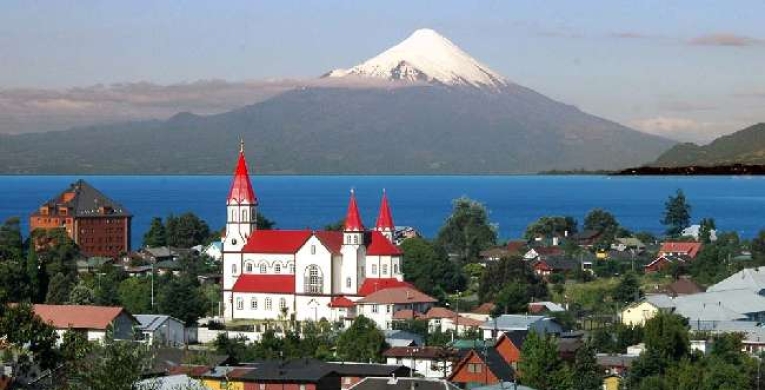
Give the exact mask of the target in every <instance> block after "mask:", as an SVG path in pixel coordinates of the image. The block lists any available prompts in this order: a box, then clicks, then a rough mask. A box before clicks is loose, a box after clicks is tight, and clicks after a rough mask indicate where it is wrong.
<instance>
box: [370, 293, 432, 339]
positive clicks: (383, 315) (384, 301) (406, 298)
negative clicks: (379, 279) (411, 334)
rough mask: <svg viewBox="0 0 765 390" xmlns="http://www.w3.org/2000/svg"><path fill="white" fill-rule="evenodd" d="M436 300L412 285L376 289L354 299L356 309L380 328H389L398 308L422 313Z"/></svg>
mask: <svg viewBox="0 0 765 390" xmlns="http://www.w3.org/2000/svg"><path fill="white" fill-rule="evenodd" d="M436 302H438V300H437V299H435V298H433V297H431V296H429V295H427V294H425V293H422V292H420V291H418V290H417V289H415V288H413V287H409V286H405V287H394V288H386V289H383V290H378V291H376V292H374V293H371V294H369V295H367V296H365V297H364V298H361V299H359V300H358V301H356V311H357V313H358V314H359V315H364V316H365V317H367V318H369V319H371V320H372V321H374V322H375V323H376V324H377V326H378V327H379V328H380V329H391V326H392V323H393V314H394V313H396V312H398V311H400V310H412V311H414V312H419V313H424V312H427V311H428V310H430V308H431V307H433V305H434V304H435V303H436ZM412 317H414V316H412Z"/></svg>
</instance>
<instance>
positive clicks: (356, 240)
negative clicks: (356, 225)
mask: <svg viewBox="0 0 765 390" xmlns="http://www.w3.org/2000/svg"><path fill="white" fill-rule="evenodd" d="M353 243H354V244H358V243H359V235H358V234H354V235H353Z"/></svg>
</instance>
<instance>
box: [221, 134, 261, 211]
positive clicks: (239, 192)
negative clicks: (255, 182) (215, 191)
mask: <svg viewBox="0 0 765 390" xmlns="http://www.w3.org/2000/svg"><path fill="white" fill-rule="evenodd" d="M228 202H229V203H231V202H236V203H237V204H243V203H246V204H251V205H257V204H258V198H257V197H255V191H253V190H252V182H250V174H249V172H248V171H247V160H246V159H245V158H244V141H243V140H241V139H240V140H239V159H238V160H237V162H236V169H235V170H234V180H233V181H232V182H231V189H230V190H229V192H228Z"/></svg>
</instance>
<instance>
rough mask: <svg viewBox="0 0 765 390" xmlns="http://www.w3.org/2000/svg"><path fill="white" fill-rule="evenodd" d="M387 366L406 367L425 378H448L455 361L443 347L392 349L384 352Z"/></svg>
mask: <svg viewBox="0 0 765 390" xmlns="http://www.w3.org/2000/svg"><path fill="white" fill-rule="evenodd" d="M383 356H384V357H385V362H386V363H387V364H395V365H404V366H407V367H409V368H410V369H413V370H414V372H415V373H416V374H417V375H421V376H423V377H425V378H446V377H448V376H449V375H451V373H452V363H453V361H452V360H453V359H454V358H455V357H456V356H454V354H453V353H451V352H450V351H449V350H447V349H444V348H441V347H417V346H415V347H392V348H389V349H388V350H386V351H385V352H383Z"/></svg>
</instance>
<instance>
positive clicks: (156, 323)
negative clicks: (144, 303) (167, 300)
mask: <svg viewBox="0 0 765 390" xmlns="http://www.w3.org/2000/svg"><path fill="white" fill-rule="evenodd" d="M135 319H136V320H138V322H139V324H140V325H139V329H140V330H141V333H143V339H144V340H145V341H146V342H147V343H149V344H158V345H169V346H181V345H185V344H186V326H185V325H184V324H183V321H181V320H179V319H177V318H174V317H170V316H167V315H158V314H137V315H136V316H135Z"/></svg>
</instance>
